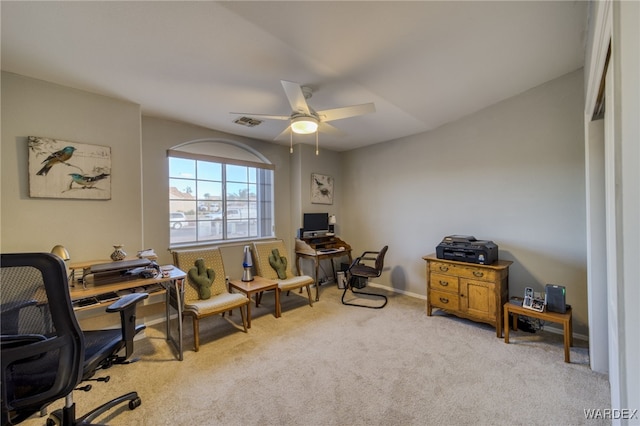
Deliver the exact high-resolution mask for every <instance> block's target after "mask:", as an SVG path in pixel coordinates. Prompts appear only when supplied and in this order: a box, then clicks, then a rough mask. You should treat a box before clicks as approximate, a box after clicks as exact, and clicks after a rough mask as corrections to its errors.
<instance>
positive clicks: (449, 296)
mask: <svg viewBox="0 0 640 426" xmlns="http://www.w3.org/2000/svg"><path fill="white" fill-rule="evenodd" d="M429 296H430V298H429V300H430V302H431V305H432V306H433V307H435V308H442V309H450V310H453V311H457V310H459V308H460V303H459V300H458V294H457V293H455V294H454V293H447V292H446V291H438V290H429Z"/></svg>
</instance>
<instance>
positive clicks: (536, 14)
mask: <svg viewBox="0 0 640 426" xmlns="http://www.w3.org/2000/svg"><path fill="white" fill-rule="evenodd" d="M0 13H1V14H2V27H1V30H2V50H1V52H2V62H1V64H2V69H3V70H5V71H9V72H14V73H18V74H22V75H25V76H29V77H33V78H37V79H42V80H46V81H50V82H54V83H59V84H62V85H65V86H70V87H75V88H78V89H83V90H88V91H90V92H95V93H99V94H104V95H108V96H112V97H115V98H119V99H125V100H128V101H131V102H134V103H137V104H140V105H141V108H142V111H143V113H144V114H145V115H151V116H157V117H164V118H170V119H174V120H178V121H185V122H189V123H193V124H197V125H200V126H204V127H208V128H212V129H217V130H221V131H225V132H228V133H234V134H238V135H243V136H247V137H253V138H258V139H264V140H273V139H274V138H275V137H276V136H278V135H279V134H280V133H281V132H282V131H283V130H284V129H285V128H286V125H287V122H284V121H273V120H267V121H265V122H263V123H262V124H261V125H259V126H257V127H253V128H246V127H242V126H239V125H237V124H234V123H233V121H234V120H235V119H237V118H238V116H236V115H232V114H230V112H231V111H241V112H252V113H266V114H275V115H288V114H290V113H291V108H290V106H289V104H288V102H287V98H286V96H285V94H284V91H283V88H282V86H281V83H280V80H290V81H294V82H298V83H300V84H303V85H308V86H311V87H312V88H313V90H314V93H313V96H312V97H311V99H309V100H308V102H309V104H310V105H311V106H312V107H313V108H314V109H316V110H323V109H329V108H336V107H342V106H347V105H352V104H361V103H366V102H374V103H375V105H376V112H375V113H372V114H368V115H365V116H361V117H355V118H348V119H344V120H338V121H333V122H331V124H332V125H334V127H337V128H339V129H340V130H342V131H343V132H344V133H345V135H343V136H339V137H335V136H329V135H326V134H322V133H321V134H320V145H321V146H322V147H325V148H329V149H333V150H336V151H343V150H348V149H353V148H357V147H361V146H365V145H369V144H374V143H378V142H383V141H388V140H392V139H396V138H399V137H403V136H407V135H412V134H416V133H420V132H424V131H427V130H430V129H434V128H436V127H438V126H440V125H442V124H444V123H447V122H451V121H454V120H456V119H459V118H461V117H463V116H465V115H468V114H470V113H473V112H474V111H477V110H480V109H482V108H484V107H486V106H488V105H491V104H494V103H496V102H499V101H500V100H503V99H506V98H509V97H511V96H513V95H516V94H518V93H521V92H523V91H526V90H528V89H530V88H533V87H535V86H538V85H540V84H542V83H544V82H546V81H549V80H551V79H554V78H556V77H559V76H561V75H563V74H566V73H568V72H571V71H574V70H576V69H579V68H580V67H582V66H583V63H584V40H585V36H586V34H585V31H586V24H587V13H588V4H587V3H586V2H578V1H541V2H533V1H501V2H485V1H470V2H457V1H448V2H435V1H425V2H422V1H413V2H399V1H389V2H381V1H372V2H368V1H366V2H365V1H352V2H347V1H337V2H327V1H319V2H302V1H301V2H287V1H285V2H272V1H257V2H245V1H233V2H211V1H199V2H184V1H177V2H144V1H140V2H117V1H116V2H72V1H68V2H49V1H45V2H24V1H18V2H10V1H4V0H3V1H2V3H1V10H0ZM294 138H296V139H295V140H296V141H298V142H302V143H315V138H314V137H313V136H298V135H295V136H294ZM278 142H279V143H283V144H288V143H289V138H288V137H284V138H282V139H281V140H279V141H278Z"/></svg>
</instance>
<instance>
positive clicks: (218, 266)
mask: <svg viewBox="0 0 640 426" xmlns="http://www.w3.org/2000/svg"><path fill="white" fill-rule="evenodd" d="M171 254H172V255H173V264H174V265H175V266H177V267H178V268H180V269H181V270H183V271H185V272H187V279H186V283H185V286H184V287H185V292H184V309H183V314H182V316H183V319H184V317H185V316H190V317H191V318H192V320H193V339H194V349H195V351H196V352H198V350H199V349H200V324H199V321H200V319H201V318H206V317H210V316H212V315H218V314H223V316H224V313H225V312H227V311H232V310H233V309H235V308H238V309H240V315H241V317H242V325H243V327H244V332H245V333H246V332H247V305H248V304H249V298H247V297H246V296H245V295H244V294H241V293H230V292H229V289H228V288H227V283H226V274H225V271H224V264H223V263H222V254H221V253H220V249H217V248H207V249H196V250H172V251H171ZM198 259H203V260H204V265H205V266H206V268H211V269H213V270H214V272H215V279H214V281H213V284H212V285H211V297H210V298H208V299H201V298H200V294H199V292H198V285H197V284H196V283H195V282H193V280H192V279H191V278H190V277H189V274H188V272H189V270H190V269H191V268H194V267H196V266H195V265H196V261H197V260H198Z"/></svg>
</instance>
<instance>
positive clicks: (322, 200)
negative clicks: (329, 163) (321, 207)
mask: <svg viewBox="0 0 640 426" xmlns="http://www.w3.org/2000/svg"><path fill="white" fill-rule="evenodd" d="M311 202H312V203H313V204H333V178H332V177H331V176H327V175H321V174H318V173H311Z"/></svg>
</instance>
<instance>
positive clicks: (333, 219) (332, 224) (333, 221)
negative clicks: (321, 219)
mask: <svg viewBox="0 0 640 426" xmlns="http://www.w3.org/2000/svg"><path fill="white" fill-rule="evenodd" d="M336 222H337V221H336V215H335V214H332V215H331V216H329V232H330V233H332V234H333V233H334V232H335V229H336Z"/></svg>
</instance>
